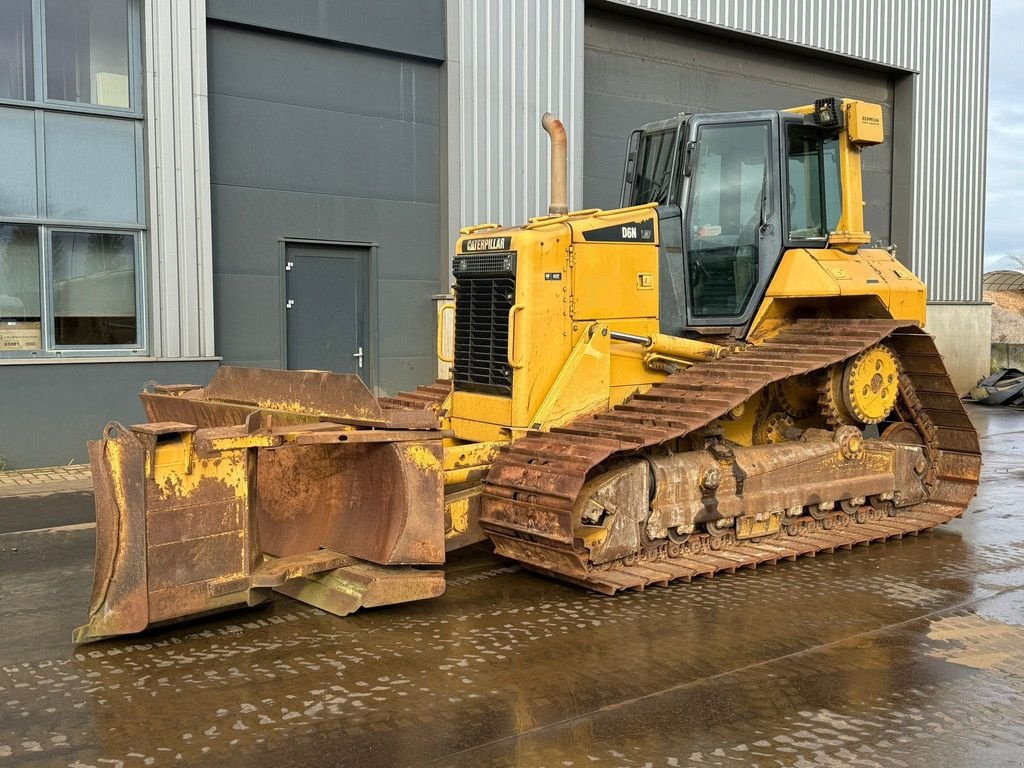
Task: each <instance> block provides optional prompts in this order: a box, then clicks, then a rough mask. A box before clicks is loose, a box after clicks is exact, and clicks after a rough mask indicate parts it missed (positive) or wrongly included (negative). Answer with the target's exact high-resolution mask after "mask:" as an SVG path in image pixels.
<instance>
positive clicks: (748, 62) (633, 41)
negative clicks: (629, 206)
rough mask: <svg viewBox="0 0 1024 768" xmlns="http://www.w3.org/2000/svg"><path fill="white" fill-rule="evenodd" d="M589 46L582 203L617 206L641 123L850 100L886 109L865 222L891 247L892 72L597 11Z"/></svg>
mask: <svg viewBox="0 0 1024 768" xmlns="http://www.w3.org/2000/svg"><path fill="white" fill-rule="evenodd" d="M583 40H584V64H583V73H584V97H583V98H584V103H583V110H584V113H585V114H586V116H587V119H586V127H585V131H586V133H585V136H584V139H583V153H584V155H583V201H582V202H583V206H585V207H603V208H614V207H617V206H618V204H619V188H620V186H621V183H622V165H623V161H624V160H625V153H626V141H627V139H628V138H629V133H630V131H632V130H633V129H634V128H639V127H640V126H641V124H643V123H646V122H650V121H652V120H664V119H665V118H669V117H673V116H675V115H676V114H677V113H678V112H733V111H742V110H752V109H780V108H785V107H795V106H799V105H800V104H811V103H813V102H814V100H815V99H817V98H821V97H822V96H846V97H850V98H856V99H864V100H866V101H873V102H877V103H880V104H881V105H882V120H883V123H884V127H885V135H886V143H885V144H882V145H881V146H877V147H869V148H868V149H865V150H864V156H863V162H864V199H865V201H866V202H867V205H866V206H865V208H864V221H865V224H866V226H867V228H868V229H869V230H870V231H871V235H872V238H880V239H882V240H886V241H888V239H889V232H890V210H891V201H892V147H893V142H892V141H891V139H892V136H893V108H894V97H893V83H892V80H891V78H890V76H889V75H888V74H887V73H885V72H880V71H877V70H870V69H865V68H861V67H857V66H853V65H851V64H848V63H842V64H840V63H836V62H834V61H827V60H824V59H821V58H816V57H813V56H810V55H808V54H807V53H805V52H803V51H801V50H800V49H798V48H792V49H782V48H767V47H764V46H759V45H756V44H753V43H750V42H746V41H744V42H742V43H740V42H738V41H736V40H730V39H727V38H723V37H715V36H713V35H709V34H708V33H707V32H706V31H704V30H703V29H702V30H696V31H695V30H693V29H689V28H686V27H684V26H679V25H674V24H666V23H664V22H663V21H662V20H661V19H657V18H651V19H642V18H638V17H636V16H633V15H629V16H624V15H622V14H617V13H614V12H612V11H606V10H604V9H598V8H592V7H590V6H588V7H587V11H586V25H585V30H584V38H583Z"/></svg>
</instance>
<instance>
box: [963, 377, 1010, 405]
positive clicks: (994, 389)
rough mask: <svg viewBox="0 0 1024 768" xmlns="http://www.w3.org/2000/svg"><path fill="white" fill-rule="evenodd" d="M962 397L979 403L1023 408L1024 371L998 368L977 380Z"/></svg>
mask: <svg viewBox="0 0 1024 768" xmlns="http://www.w3.org/2000/svg"><path fill="white" fill-rule="evenodd" d="M964 399H965V400H968V401H970V402H974V403H979V404H981V405H1008V406H1012V407H1014V408H1024V371H1020V370H1017V369H1016V368H1000V369H999V370H998V371H996V372H995V373H993V374H992V375H991V376H986V377H985V378H984V379H982V380H981V381H979V382H978V383H977V384H976V385H975V386H974V388H973V389H971V391H970V392H968V393H967V394H966V395H965V396H964Z"/></svg>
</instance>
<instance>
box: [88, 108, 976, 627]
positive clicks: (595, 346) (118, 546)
mask: <svg viewBox="0 0 1024 768" xmlns="http://www.w3.org/2000/svg"><path fill="white" fill-rule="evenodd" d="M543 125H544V128H545V129H546V130H547V131H548V133H549V134H550V135H551V144H552V198H551V208H550V210H549V213H548V215H544V216H537V217H535V218H532V219H530V220H529V221H528V222H527V223H526V224H525V225H523V226H518V227H500V226H497V225H494V224H483V225H478V226H471V227H467V228H465V229H463V230H461V236H460V237H459V239H458V241H457V244H456V252H455V254H454V257H453V266H452V272H453V275H454V293H455V302H454V305H452V306H448V307H445V308H444V309H443V310H442V312H441V313H440V317H439V326H441V327H445V324H446V323H447V322H448V321H452V323H453V325H454V334H453V336H454V344H453V346H454V354H450V353H449V351H448V350H445V349H441V348H440V347H441V343H440V339H441V338H442V335H443V334H442V333H441V329H440V327H439V332H438V338H439V349H438V354H439V357H441V358H442V359H446V358H449V359H448V360H447V361H448V362H450V363H451V371H452V373H451V378H450V380H443V381H438V382H435V383H434V384H431V385H429V386H424V387H420V388H419V389H417V390H416V391H415V392H408V393H402V394H399V395H397V396H395V397H390V398H388V397H382V398H379V399H378V398H374V397H373V396H372V395H371V394H370V392H369V391H368V390H367V389H366V387H365V386H364V385H363V384H362V382H361V381H360V380H359V379H358V378H357V377H356V376H353V375H343V374H336V373H330V372H320V371H271V370H259V369H246V368H235V367H230V366H225V367H222V368H220V369H219V370H218V372H217V373H216V375H215V376H214V378H213V380H212V381H211V382H210V384H209V385H208V386H206V387H196V386H184V385H175V386H160V385H152V384H151V385H147V387H146V389H145V391H144V392H143V394H142V400H143V404H144V406H145V409H146V413H147V417H148V422H147V423H145V424H140V425H136V426H132V427H124V426H122V425H120V424H117V423H111V424H109V425H108V426H107V427H106V429H105V430H104V433H103V436H102V439H99V440H97V441H94V442H93V443H91V444H90V458H91V462H92V468H93V477H94V486H95V496H96V518H97V529H96V531H97V549H96V572H95V580H94V588H93V596H92V602H91V606H90V610H89V618H88V623H87V624H85V625H84V626H82V627H80V628H79V629H78V630H77V631H76V632H75V635H74V639H75V641H76V642H86V641H90V640H95V639H99V638H102V637H109V636H113V635H121V634H125V633H133V632H139V631H141V630H144V629H146V628H147V627H149V626H151V625H153V624H158V623H163V622H168V621H172V620H176V619H183V618H186V617H193V616H196V615H199V614H203V613H206V612H210V611H215V610H219V609H224V608H230V607H237V606H244V605H255V604H257V603H260V602H262V601H265V600H267V599H269V598H271V597H272V595H273V593H274V592H275V591H276V592H280V593H283V594H285V595H288V596H291V597H293V598H295V599H298V600H301V601H304V602H306V603H309V604H312V605H315V606H318V607H320V608H322V609H324V610H326V611H329V612H332V613H334V614H337V615H345V614H347V613H350V612H351V611H354V610H356V609H357V608H360V607H369V606H378V605H386V604H393V603H399V602H403V601H409V600H419V599H424V598H430V597H437V596H439V595H441V594H442V593H443V591H444V573H443V571H442V570H440V569H439V566H440V565H442V564H443V563H444V560H445V555H446V552H449V551H451V550H454V549H457V548H460V547H464V546H467V545H470V544H474V543H477V542H482V541H486V540H490V541H491V542H492V543H493V545H494V547H495V549H496V551H497V553H498V554H500V555H502V556H504V557H507V558H512V559H513V560H516V561H518V562H520V563H522V564H523V565H524V566H526V567H527V568H530V569H533V570H536V571H539V572H541V573H544V574H548V575H550V576H552V577H554V578H558V579H563V580H566V581H569V582H572V583H574V584H577V585H580V586H582V587H585V588H590V589H593V590H597V591H599V592H603V593H607V594H614V593H616V592H619V591H621V590H642V589H644V588H645V587H648V586H651V585H666V584H668V583H669V582H673V581H677V580H678V581H689V580H691V579H693V578H695V577H698V576H709V575H713V574H716V573H720V572H733V571H735V570H736V569H737V568H745V567H750V568H753V567H756V566H757V565H759V564H766V563H768V564H772V563H776V562H778V561H780V560H787V559H795V558H797V557H799V556H801V555H811V554H815V553H819V552H823V551H825V552H830V551H833V550H835V549H836V548H849V547H852V546H854V545H856V544H864V543H871V542H874V541H884V540H886V539H889V538H894V537H895V538H898V537H901V536H904V535H913V534H917V533H919V532H921V531H925V530H928V529H930V528H932V527H934V526H936V525H939V524H941V523H945V522H947V521H949V520H950V519H952V518H954V517H957V516H959V515H961V514H962V513H963V511H964V509H965V507H966V506H967V504H968V503H969V501H970V500H971V498H972V497H973V495H974V493H975V491H976V488H977V483H978V477H979V472H980V466H981V457H980V450H979V446H978V438H977V434H976V432H975V430H974V428H973V427H972V425H971V423H970V421H969V420H968V418H967V415H966V413H965V412H964V410H963V407H962V405H961V402H960V399H959V398H958V396H957V392H956V391H955V389H954V388H953V386H952V384H951V383H950V380H949V377H948V375H947V373H946V370H945V368H944V365H943V362H942V359H941V357H940V356H939V354H938V353H937V352H936V349H935V345H934V343H933V342H932V339H931V337H929V336H928V335H927V334H925V333H924V332H923V331H922V326H923V324H924V320H925V287H924V285H923V284H922V283H921V281H920V280H918V279H917V278H916V277H915V276H914V275H913V274H912V273H911V271H910V270H909V269H908V268H907V267H906V266H904V265H903V264H901V263H900V262H899V261H897V260H896V259H895V258H894V255H893V253H892V251H891V250H890V249H886V248H882V247H872V246H870V245H869V243H870V237H869V234H868V232H866V231H865V230H864V222H863V199H862V189H861V154H862V152H863V151H864V149H865V148H868V147H870V146H872V145H876V144H879V143H881V142H882V141H883V131H882V111H881V108H880V107H879V106H878V105H876V104H869V103H865V102H862V101H857V100H852V99H839V98H823V99H819V100H818V101H816V102H815V103H814V104H812V105H808V106H804V107H799V108H796V109H786V110H774V111H772V110H763V111H751V112H738V113H718V114H680V115H678V116H676V117H674V118H672V119H669V120H665V121H662V122H657V123H651V124H647V125H644V126H643V127H642V128H640V129H638V130H637V131H635V132H634V133H633V134H632V136H631V137H630V140H629V144H628V148H627V157H626V162H625V169H624V174H623V184H622V206H623V207H621V208H619V209H617V210H607V211H606V210H582V211H572V212H570V211H568V209H567V207H566V186H565V168H566V160H565V158H566V150H565V147H566V140H565V131H564V127H563V126H562V125H561V123H560V122H559V121H558V120H557V119H556V118H554V117H553V116H551V115H545V116H544V119H543ZM450 313H453V314H454V317H451V315H450Z"/></svg>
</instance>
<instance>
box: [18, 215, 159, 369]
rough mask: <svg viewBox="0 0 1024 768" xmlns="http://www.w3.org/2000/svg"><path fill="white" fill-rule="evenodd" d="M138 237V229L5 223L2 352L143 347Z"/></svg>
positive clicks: (57, 353)
mask: <svg viewBox="0 0 1024 768" xmlns="http://www.w3.org/2000/svg"><path fill="white" fill-rule="evenodd" d="M140 243H141V234H140V233H139V232H131V231H115V230H102V229H87V228H84V227H83V228H75V229H71V228H65V227H48V226H37V225H28V224H0V357H24V356H30V357H66V356H67V355H69V354H72V355H74V356H76V357H79V356H83V355H86V356H88V355H94V354H108V355H109V354H135V353H137V352H144V351H145V337H144V333H143V331H144V323H143V317H144V314H143V301H142V280H141V277H142V259H141V253H140V250H141V249H140ZM41 276H43V279H40V277H41Z"/></svg>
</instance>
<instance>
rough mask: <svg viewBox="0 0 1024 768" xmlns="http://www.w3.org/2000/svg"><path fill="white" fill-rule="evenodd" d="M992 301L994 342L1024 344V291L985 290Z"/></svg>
mask: <svg viewBox="0 0 1024 768" xmlns="http://www.w3.org/2000/svg"><path fill="white" fill-rule="evenodd" d="M982 295H983V298H984V300H985V301H990V302H992V342H993V343H994V344H1024V291H985V292H984V293H983V294H982Z"/></svg>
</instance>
